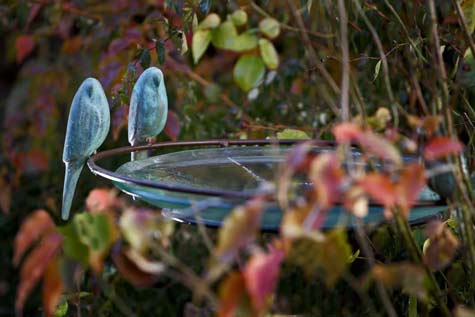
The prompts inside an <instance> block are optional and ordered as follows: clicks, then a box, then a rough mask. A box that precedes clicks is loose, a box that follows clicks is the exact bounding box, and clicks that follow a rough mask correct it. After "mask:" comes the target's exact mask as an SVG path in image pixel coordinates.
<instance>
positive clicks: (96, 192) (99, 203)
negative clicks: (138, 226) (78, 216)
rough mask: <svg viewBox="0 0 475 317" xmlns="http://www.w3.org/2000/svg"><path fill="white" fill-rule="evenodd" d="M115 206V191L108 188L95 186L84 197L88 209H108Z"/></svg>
mask: <svg viewBox="0 0 475 317" xmlns="http://www.w3.org/2000/svg"><path fill="white" fill-rule="evenodd" d="M115 206H117V197H116V191H115V190H110V189H108V188H95V189H93V190H91V191H90V192H89V195H88V196H87V198H86V208H87V210H89V211H108V210H110V209H112V208H114V207H115Z"/></svg>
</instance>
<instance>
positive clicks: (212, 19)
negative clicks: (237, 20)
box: [198, 13, 221, 29]
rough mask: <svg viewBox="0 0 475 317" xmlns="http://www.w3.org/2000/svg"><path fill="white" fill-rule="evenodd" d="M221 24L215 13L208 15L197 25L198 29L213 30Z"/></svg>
mask: <svg viewBox="0 0 475 317" xmlns="http://www.w3.org/2000/svg"><path fill="white" fill-rule="evenodd" d="M219 23H221V18H220V17H219V15H217V14H216V13H211V14H209V15H208V16H207V17H206V18H204V20H203V21H201V23H200V24H199V25H198V28H199V29H214V28H216V27H218V25H219Z"/></svg>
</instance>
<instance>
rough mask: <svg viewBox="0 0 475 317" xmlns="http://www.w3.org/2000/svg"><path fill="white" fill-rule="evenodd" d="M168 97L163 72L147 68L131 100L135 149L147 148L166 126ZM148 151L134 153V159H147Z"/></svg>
mask: <svg viewBox="0 0 475 317" xmlns="http://www.w3.org/2000/svg"><path fill="white" fill-rule="evenodd" d="M167 113H168V98H167V91H166V88H165V80H164V77H163V73H162V72H161V71H160V70H159V69H158V68H156V67H150V68H148V69H146V70H145V71H144V72H143V73H142V74H141V75H140V77H139V79H138V80H137V82H136V83H135V85H134V89H133V91H132V96H131V98H130V108H129V122H128V137H129V143H130V144H131V145H132V146H136V145H144V144H147V143H148V142H149V140H151V139H153V138H154V137H156V136H157V135H158V134H159V133H160V132H161V131H162V130H163V128H164V127H165V124H166V122H167ZM147 156H148V155H147V152H146V151H141V152H133V153H132V160H136V159H141V158H146V157H147Z"/></svg>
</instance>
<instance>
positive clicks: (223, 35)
mask: <svg viewBox="0 0 475 317" xmlns="http://www.w3.org/2000/svg"><path fill="white" fill-rule="evenodd" d="M236 37H237V30H236V27H235V26H234V24H233V23H232V22H231V21H225V22H223V23H221V25H220V26H219V27H217V28H215V29H214V30H213V32H212V38H211V42H212V43H213V45H214V46H216V47H217V48H223V49H229V48H230V47H232V46H233V42H234V40H235V38H236Z"/></svg>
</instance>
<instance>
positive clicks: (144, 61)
mask: <svg viewBox="0 0 475 317" xmlns="http://www.w3.org/2000/svg"><path fill="white" fill-rule="evenodd" d="M150 60H151V58H150V52H149V51H148V49H146V48H145V49H143V50H142V53H141V54H140V59H139V62H140V65H142V68H143V69H146V68H149V67H150Z"/></svg>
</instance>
